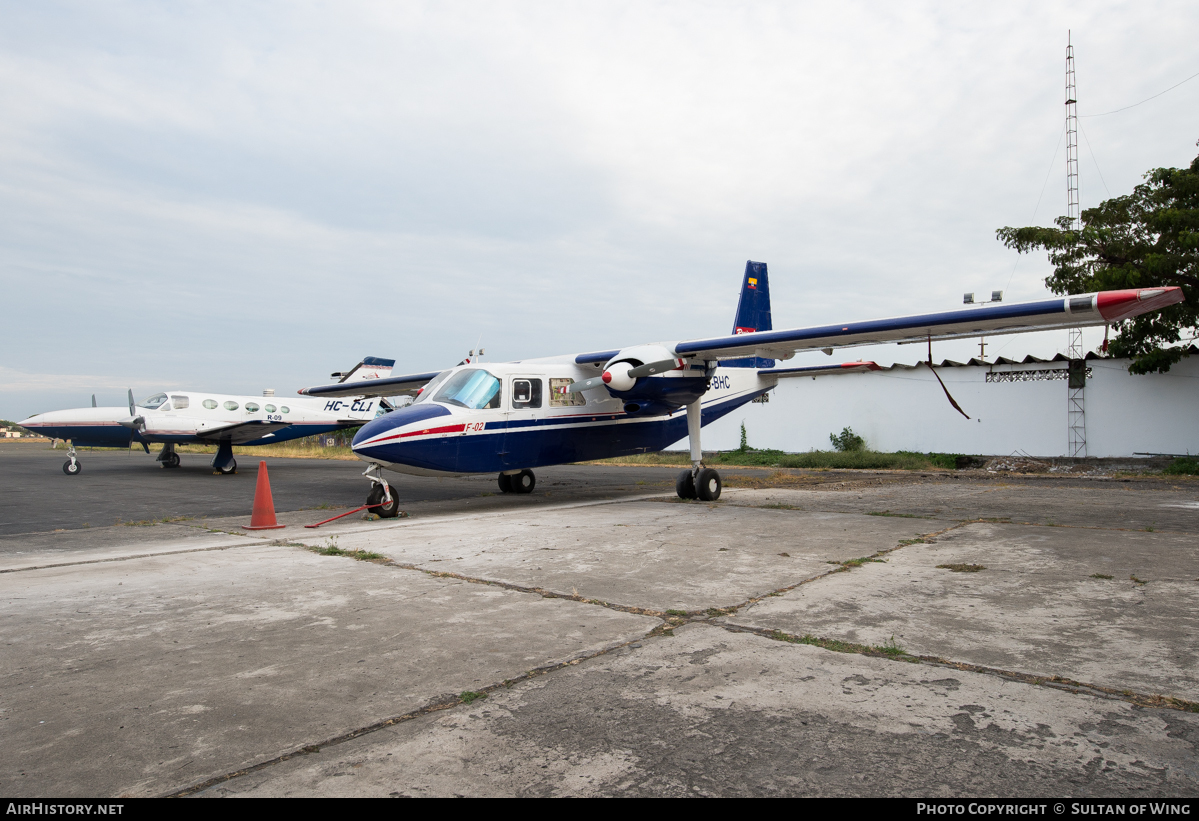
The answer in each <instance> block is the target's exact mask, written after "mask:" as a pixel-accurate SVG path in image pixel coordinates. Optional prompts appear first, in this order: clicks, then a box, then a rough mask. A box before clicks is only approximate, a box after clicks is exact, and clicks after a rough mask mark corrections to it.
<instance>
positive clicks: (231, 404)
mask: <svg viewBox="0 0 1199 821" xmlns="http://www.w3.org/2000/svg"><path fill="white" fill-rule="evenodd" d="M225 410H237V403H236V402H234V401H233V400H232V399H230V400H229V401H228V402H226V403H225Z"/></svg>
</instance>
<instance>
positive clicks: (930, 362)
mask: <svg viewBox="0 0 1199 821" xmlns="http://www.w3.org/2000/svg"><path fill="white" fill-rule="evenodd" d="M928 369H929V370H930V371H932V372H933V376H935V377H937V381H938V382H941V375H940V374H939V373H937V369H936V368H934V367H933V335H932V334H929V335H928ZM941 390H943V391H945V398H946V399H948V400H949V404H951V405H953V409H954V410H956V411H957V412H958V413H960V414H961V415H962V416H965V417H966V418H967V419H969V418H970V416H969V415H968V414H967V413H966V412H965V411H964V410H962V406H961V405H959V404H958V403H957V400H955V399H954V398H953V396H951V395H950V393H949V388H947V387H945V383H944V382H941Z"/></svg>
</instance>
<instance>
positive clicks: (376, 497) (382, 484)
mask: <svg viewBox="0 0 1199 821" xmlns="http://www.w3.org/2000/svg"><path fill="white" fill-rule="evenodd" d="M362 475H363V476H365V477H366V478H368V479H370V480H371V491H370V493H368V494H367V495H366V504H367V507H368V508H369V509H370V511H371V512H372V513H377V514H379V518H381V519H394V518H395V517H396V516H398V515H400V500H399V499H397V498H396V496H395V494H394V493H392V492H391V486H390V485H388V484H387V480H386V479H384V478H383V475H382V470H381V469H380V467H379V465H377V464H375V463H374V462H372V463H371V464H369V465H367V468H366V470H364V471H363V472H362Z"/></svg>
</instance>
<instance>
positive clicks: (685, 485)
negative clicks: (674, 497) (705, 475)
mask: <svg viewBox="0 0 1199 821" xmlns="http://www.w3.org/2000/svg"><path fill="white" fill-rule="evenodd" d="M674 492H675V493H677V494H678V495H679V498H680V499H694V498H695V477H693V476H692V475H691V471H689V470H684V471H683V472H682V473H680V474H679V477H678V478H677V479H675V480H674Z"/></svg>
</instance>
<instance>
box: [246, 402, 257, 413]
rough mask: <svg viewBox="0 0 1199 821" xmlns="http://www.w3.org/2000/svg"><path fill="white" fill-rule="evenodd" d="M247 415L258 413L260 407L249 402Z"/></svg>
mask: <svg viewBox="0 0 1199 821" xmlns="http://www.w3.org/2000/svg"><path fill="white" fill-rule="evenodd" d="M246 413H258V405H257V404H256V403H254V402H247V403H246Z"/></svg>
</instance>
